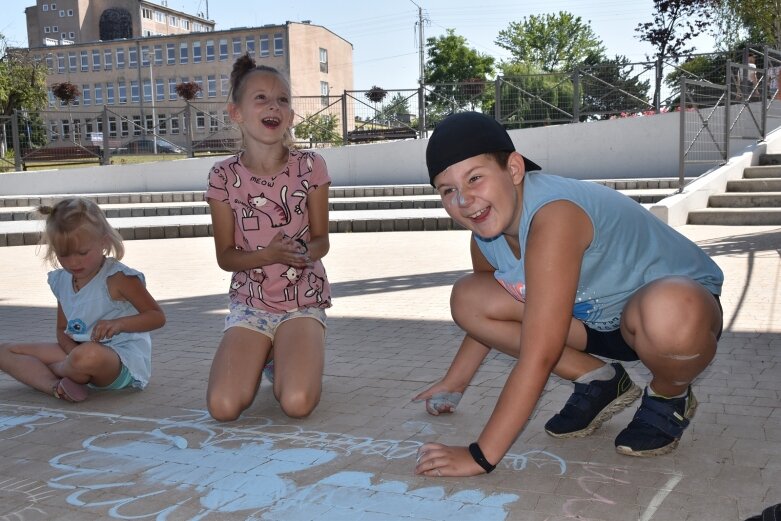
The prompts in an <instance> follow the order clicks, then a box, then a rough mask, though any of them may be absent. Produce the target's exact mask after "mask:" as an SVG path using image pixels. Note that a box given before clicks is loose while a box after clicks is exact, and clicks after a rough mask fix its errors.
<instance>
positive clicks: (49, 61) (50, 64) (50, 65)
mask: <svg viewBox="0 0 781 521" xmlns="http://www.w3.org/2000/svg"><path fill="white" fill-rule="evenodd" d="M46 68H47V69H48V70H49V73H50V74H51V73H52V72H54V58H53V57H52V54H51V53H49V54H47V55H46Z"/></svg>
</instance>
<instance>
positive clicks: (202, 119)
mask: <svg viewBox="0 0 781 521" xmlns="http://www.w3.org/2000/svg"><path fill="white" fill-rule="evenodd" d="M205 127H206V114H204V113H203V112H201V111H198V112H196V113H195V128H196V129H197V130H199V131H201V132H203V129H204V128H205Z"/></svg>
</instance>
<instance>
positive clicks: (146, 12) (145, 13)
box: [141, 7, 152, 20]
mask: <svg viewBox="0 0 781 521" xmlns="http://www.w3.org/2000/svg"><path fill="white" fill-rule="evenodd" d="M141 18H146V19H147V20H151V19H152V10H151V9H149V8H147V7H142V8H141Z"/></svg>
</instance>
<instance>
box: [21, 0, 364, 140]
mask: <svg viewBox="0 0 781 521" xmlns="http://www.w3.org/2000/svg"><path fill="white" fill-rule="evenodd" d="M33 11H35V12H33ZM63 11H64V13H65V15H64V16H62V17H61V16H60V15H61V13H62V12H63ZM71 11H72V12H73V15H72V16H69V13H70V12H71ZM26 12H27V20H28V40H29V42H30V49H29V51H28V52H29V53H30V54H31V55H32V57H33V59H35V60H39V61H41V62H43V63H45V64H46V69H47V86H49V87H51V86H52V85H54V84H57V83H63V82H69V83H72V84H74V85H76V86H77V87H78V88H79V90H80V96H79V98H78V99H77V100H76V102H75V103H74V104H72V105H70V106H67V107H65V106H64V105H63V104H62V103H61V102H59V101H58V100H57V99H55V98H54V95H53V94H52V92H51V88H49V106H50V112H49V113H47V115H45V117H44V119H45V120H46V121H45V125H46V129H47V133H48V134H49V140H50V141H53V142H56V141H73V140H74V138H79V139H81V140H83V139H84V138H85V137H87V136H88V135H101V136H102V135H108V136H109V138H111V139H113V140H115V141H117V142H118V143H119V145H120V146H121V145H122V144H123V143H124V142H125V141H127V140H128V139H130V138H132V137H133V136H139V135H145V134H150V133H154V134H158V135H159V136H166V137H165V138H163V139H166V140H170V141H171V142H172V143H177V144H179V145H181V144H184V143H183V139H182V135H183V129H184V127H185V125H186V124H187V122H186V117H185V114H184V106H185V104H184V102H183V101H182V100H180V99H179V97H178V95H177V92H176V86H177V85H178V84H180V83H185V82H195V83H197V84H198V85H199V86H200V87H201V89H202V90H201V92H199V94H198V96H197V98H196V99H195V100H194V101H193V103H192V106H193V107H196V109H197V113H196V114H194V115H193V116H192V118H191V121H192V125H190V126H191V128H192V131H193V133H194V135H193V136H192V137H193V138H194V139H196V140H197V139H207V138H208V137H209V136H214V135H216V134H217V133H219V132H220V130H221V129H222V128H223V127H226V126H229V121H228V115H227V106H226V103H227V99H228V98H227V96H228V93H229V88H230V87H229V78H230V72H231V69H232V66H233V63H234V61H235V60H236V58H238V57H239V56H241V55H242V54H244V53H248V54H249V55H250V56H252V57H253V58H254V59H255V60H256V62H257V63H258V64H263V65H269V66H272V67H275V68H277V69H279V70H280V71H281V72H282V73H283V74H285V75H286V76H287V77H288V78H289V79H290V85H291V89H292V94H293V96H294V110H296V112H297V113H299V114H300V115H304V114H308V113H313V112H317V111H318V110H323V108H324V107H326V106H327V105H328V100H329V98H330V96H332V95H341V94H342V93H343V92H344V91H346V90H352V87H353V68H352V50H353V48H352V44H350V43H349V42H347V41H346V40H344V39H343V38H341V37H340V36H338V35H336V34H334V33H332V32H331V31H329V30H328V29H326V28H324V27H322V26H318V25H314V24H311V23H310V22H308V21H304V22H285V23H284V24H282V25H265V26H263V27H242V28H234V29H229V30H220V31H215V30H214V22H210V21H207V20H205V19H202V18H198V17H194V16H189V18H188V17H186V16H185V15H184V14H183V13H180V12H178V11H173V10H170V9H168V8H166V7H163V6H158V5H156V4H152V3H151V2H145V1H139V0H89V1H88V0H67V1H64V2H63V0H58V1H57V2H53V1H49V2H41V1H40V0H39V1H38V2H37V4H36V6H34V7H30V8H28V9H27V11H26ZM53 12H54V13H56V15H53ZM71 18H72V20H70V19H71ZM174 18H175V20H176V22H177V23H178V26H177V27H176V28H174V29H175V30H176V31H179V32H175V33H171V32H168V33H166V32H165V31H167V30H168V31H173V30H174V29H169V28H170V27H172V24H171V23H170V22H171V21H172V19H174ZM62 19H65V20H69V21H70V25H63V24H64V23H65V22H59V20H62ZM185 19H187V20H189V22H190V23H189V25H188V27H189V29H190V30H189V31H184V32H182V30H183V29H184V27H183V26H182V24H181V22H182V21H183V20H185ZM127 20H129V21H127ZM55 22H56V23H57V24H59V25H58V26H57V29H58V33H57V34H58V35H59V38H58V40H57V44H56V45H54V44H52V43H53V42H52V41H51V40H47V37H46V35H47V34H50V35H51V34H53V33H52V27H53V26H54V24H55ZM112 24H113V26H112ZM155 24H156V25H155ZM196 24H200V25H196ZM126 26H128V27H126ZM47 27H48V28H49V32H48V33H47V32H46V28H47ZM112 27H113V28H112ZM196 28H197V29H201V30H199V31H196V30H195V29H196ZM123 31H129V32H130V33H131V34H130V36H122V37H119V38H105V37H106V36H111V35H117V34H124V33H123ZM63 35H67V38H65V37H64V36H63ZM96 36H98V38H96ZM100 36H103V37H104V38H100ZM71 41H72V42H73V43H68V42H71ZM296 98H300V99H301V100H305V99H309V98H311V99H309V100H308V101H307V104H308V105H309V104H311V105H312V106H311V107H310V106H308V105H307V106H303V105H302V102H299V103H298V105H299V106H298V107H297V106H296V102H295V99H296ZM104 109H105V110H107V111H110V112H111V116H110V117H109V120H108V125H107V128H103V123H102V119H103V118H101V116H100V113H101V112H102V111H103V110H104ZM66 113H67V114H66Z"/></svg>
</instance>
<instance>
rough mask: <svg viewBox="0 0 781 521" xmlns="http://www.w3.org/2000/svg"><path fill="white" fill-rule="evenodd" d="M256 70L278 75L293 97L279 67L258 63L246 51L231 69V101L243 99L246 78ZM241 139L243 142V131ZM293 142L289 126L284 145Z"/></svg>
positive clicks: (236, 101)
mask: <svg viewBox="0 0 781 521" xmlns="http://www.w3.org/2000/svg"><path fill="white" fill-rule="evenodd" d="M256 72H263V73H266V74H272V75H274V76H276V77H277V79H278V80H279V81H280V82H282V84H283V85H285V88H286V89H287V93H288V95H289V96H291V97H292V93H291V89H290V81H288V79H287V78H286V77H285V75H284V74H282V73H281V72H280V71H279V69H275V68H274V67H269V66H268V65H257V64H256V63H255V60H254V59H252V57H251V56H250V55H249V53H246V54H244V55H242V56H239V57H238V58H237V59H236V62H235V63H234V64H233V69H232V70H231V76H230V92H229V94H228V99H229V100H230V102H231V103H234V104H238V103H239V102H240V101H241V97H242V95H243V94H244V89H243V87H244V80H246V79H247V77H248V76H249V75H250V74H254V73H256ZM291 102H292V100H291ZM241 139H242V142H243V141H244V133H243V132H242V135H241ZM293 143H294V141H293V132H292V130H291V129H290V128H288V129H287V131H286V132H285V140H284V141H283V145H285V146H286V147H288V148H290V147H292V146H293ZM242 148H243V147H242Z"/></svg>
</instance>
